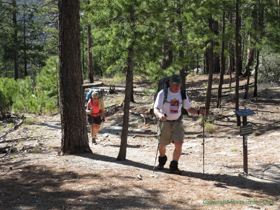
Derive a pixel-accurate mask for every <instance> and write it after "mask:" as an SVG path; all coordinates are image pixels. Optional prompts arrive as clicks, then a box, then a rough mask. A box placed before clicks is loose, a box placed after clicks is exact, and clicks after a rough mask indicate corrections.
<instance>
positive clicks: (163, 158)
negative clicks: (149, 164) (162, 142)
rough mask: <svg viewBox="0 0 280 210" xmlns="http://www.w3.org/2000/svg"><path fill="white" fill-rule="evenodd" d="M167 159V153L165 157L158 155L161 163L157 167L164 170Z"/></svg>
mask: <svg viewBox="0 0 280 210" xmlns="http://www.w3.org/2000/svg"><path fill="white" fill-rule="evenodd" d="M166 161H167V157H166V155H164V156H163V157H161V156H159V157H158V162H159V164H158V166H157V169H158V170H163V169H164V165H165V163H166Z"/></svg>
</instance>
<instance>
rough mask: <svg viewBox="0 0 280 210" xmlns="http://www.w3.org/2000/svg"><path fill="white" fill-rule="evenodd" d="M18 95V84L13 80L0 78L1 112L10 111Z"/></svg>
mask: <svg viewBox="0 0 280 210" xmlns="http://www.w3.org/2000/svg"><path fill="white" fill-rule="evenodd" d="M17 95H18V84H17V82H16V81H15V80H14V79H11V78H0V112H2V113H4V112H7V111H10V110H11V106H12V104H13V101H14V100H15V98H16V97H17Z"/></svg>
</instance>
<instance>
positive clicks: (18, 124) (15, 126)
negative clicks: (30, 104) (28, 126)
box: [0, 120, 23, 139]
mask: <svg viewBox="0 0 280 210" xmlns="http://www.w3.org/2000/svg"><path fill="white" fill-rule="evenodd" d="M22 123H23V120H20V121H19V122H18V123H17V124H16V125H14V127H12V128H10V129H9V130H8V131H7V132H5V133H4V134H2V135H1V136H0V139H1V138H3V137H5V136H7V135H8V134H9V133H10V132H12V131H14V130H16V129H17V128H18V127H19V126H20V125H21V124H22Z"/></svg>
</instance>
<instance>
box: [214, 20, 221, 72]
mask: <svg viewBox="0 0 280 210" xmlns="http://www.w3.org/2000/svg"><path fill="white" fill-rule="evenodd" d="M213 32H214V34H215V35H216V36H218V35H219V24H218V21H216V20H213ZM215 46H219V42H214V47H215ZM213 68H214V69H213V73H219V72H220V56H219V53H216V52H214V64H213Z"/></svg>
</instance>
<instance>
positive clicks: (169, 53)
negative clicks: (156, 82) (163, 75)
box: [161, 43, 173, 69]
mask: <svg viewBox="0 0 280 210" xmlns="http://www.w3.org/2000/svg"><path fill="white" fill-rule="evenodd" d="M162 52H163V54H164V55H167V57H168V58H167V59H166V58H165V57H164V58H163V59H162V61H161V69H167V68H168V67H169V66H170V65H171V64H172V60H173V53H172V51H171V50H170V49H169V48H168V44H167V43H164V44H163V45H162Z"/></svg>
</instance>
